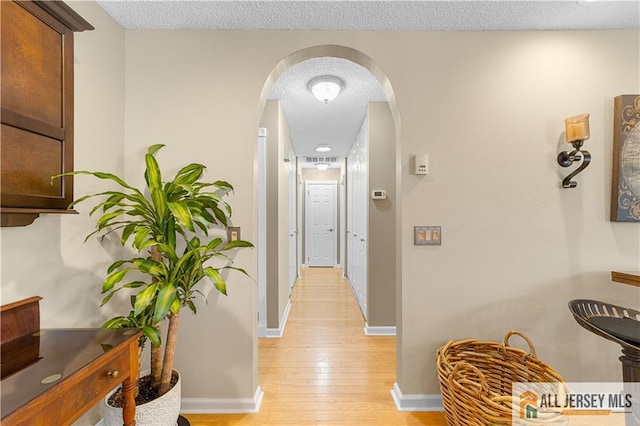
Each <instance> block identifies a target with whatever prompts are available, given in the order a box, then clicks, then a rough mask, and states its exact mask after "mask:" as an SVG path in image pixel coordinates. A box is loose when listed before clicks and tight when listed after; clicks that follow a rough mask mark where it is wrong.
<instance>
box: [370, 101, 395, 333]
mask: <svg viewBox="0 0 640 426" xmlns="http://www.w3.org/2000/svg"><path fill="white" fill-rule="evenodd" d="M367 114H368V119H367V126H368V130H367V132H366V134H367V136H368V138H369V140H368V147H369V148H368V149H369V152H368V158H369V167H368V168H367V170H368V171H369V192H371V191H373V190H374V189H383V190H385V191H386V192H387V198H386V199H385V200H373V199H372V198H371V196H370V194H367V198H366V199H367V200H368V202H369V210H368V211H369V224H368V226H369V232H368V234H367V244H368V246H369V250H368V254H369V255H368V264H369V265H368V272H367V280H368V290H367V298H368V302H367V311H368V312H367V324H368V325H369V326H394V325H396V285H395V284H396V280H395V278H396V262H395V252H396V227H395V223H396V207H397V202H398V199H397V196H396V185H395V180H396V161H395V147H394V144H393V143H390V141H393V140H394V137H395V128H394V125H393V117H392V116H391V110H390V109H389V104H387V103H386V102H371V103H369V107H368V109H367Z"/></svg>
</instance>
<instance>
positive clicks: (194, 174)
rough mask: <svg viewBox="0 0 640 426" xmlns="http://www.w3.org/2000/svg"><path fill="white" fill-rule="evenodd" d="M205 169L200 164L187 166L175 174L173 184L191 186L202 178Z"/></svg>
mask: <svg viewBox="0 0 640 426" xmlns="http://www.w3.org/2000/svg"><path fill="white" fill-rule="evenodd" d="M205 168H206V167H205V166H203V165H202V164H197V163H192V164H189V165H188V166H185V167H183V168H182V169H180V171H178V173H176V177H175V178H174V179H173V182H174V183H175V184H176V185H191V184H193V183H195V182H196V181H197V180H198V179H200V177H202V174H203V172H204V170H205Z"/></svg>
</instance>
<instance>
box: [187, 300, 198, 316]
mask: <svg viewBox="0 0 640 426" xmlns="http://www.w3.org/2000/svg"><path fill="white" fill-rule="evenodd" d="M187 306H189V309H191V311H193V313H194V314H197V313H198V309H197V308H196V305H195V304H194V303H193V301H192V300H191V299H189V300H187Z"/></svg>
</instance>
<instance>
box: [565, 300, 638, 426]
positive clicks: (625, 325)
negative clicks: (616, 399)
mask: <svg viewBox="0 0 640 426" xmlns="http://www.w3.org/2000/svg"><path fill="white" fill-rule="evenodd" d="M569 310H570V311H571V313H572V314H573V318H575V320H576V321H577V322H578V324H580V325H581V326H582V327H584V328H586V329H587V330H589V331H591V332H592V333H595V334H597V335H598V336H601V337H604V338H605V339H608V340H611V341H612V342H616V343H618V344H619V345H620V346H622V356H621V357H620V358H619V360H620V362H622V380H623V382H625V383H631V382H635V383H638V382H640V312H638V311H636V310H635V309H630V308H624V307H622V306H616V305H611V304H609V303H604V302H598V301H596V300H586V299H576V300H572V301H570V302H569ZM632 395H633V399H634V404H633V407H632V411H633V413H627V415H626V416H625V423H626V425H627V426H632V425H633V426H636V425H640V407H639V406H638V401H637V400H638V398H639V397H640V395H638V392H637V389H636V392H633V391H632Z"/></svg>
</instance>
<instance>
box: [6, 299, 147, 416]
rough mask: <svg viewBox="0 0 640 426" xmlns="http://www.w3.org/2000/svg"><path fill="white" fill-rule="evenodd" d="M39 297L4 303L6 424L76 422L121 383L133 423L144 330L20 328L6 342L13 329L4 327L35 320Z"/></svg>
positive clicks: (124, 410) (124, 411) (126, 407)
mask: <svg viewBox="0 0 640 426" xmlns="http://www.w3.org/2000/svg"><path fill="white" fill-rule="evenodd" d="M39 300H40V298H39V297H34V298H31V299H26V300H25V301H20V302H16V303H14V304H11V306H9V308H13V309H7V307H6V306H3V307H2V328H3V330H2V331H3V333H2V334H3V342H2V348H1V357H2V383H1V386H0V387H1V402H2V405H1V407H0V411H1V418H2V425H3V426H11V425H68V424H71V423H72V422H73V421H75V420H77V419H78V418H79V417H80V416H82V414H84V413H85V412H86V411H87V410H88V409H90V408H91V407H92V406H94V405H95V404H96V403H98V402H99V401H100V400H101V399H102V398H104V397H105V396H106V395H107V394H108V393H109V391H111V390H113V389H114V388H115V387H116V386H117V385H119V384H121V383H122V387H123V390H124V392H125V407H124V408H123V418H124V424H125V425H127V426H129V425H134V424H135V419H134V417H135V402H134V394H133V393H134V387H135V378H136V376H137V373H138V338H139V337H140V334H141V332H140V331H139V330H127V329H101V328H98V329H93V328H92V329H38V330H36V331H30V332H29V333H27V334H24V333H20V332H18V334H21V335H20V336H19V337H12V338H11V340H8V341H5V335H6V334H8V335H11V334H12V333H11V332H9V331H8V332H7V333H5V332H4V329H5V326H7V327H8V326H10V325H11V324H12V323H14V324H20V326H21V327H22V326H23V324H25V323H29V322H31V323H32V324H31V325H33V324H34V323H35V321H33V318H32V316H33V315H34V313H33V307H34V306H35V308H36V309H37V304H38V301H39ZM12 311H13V312H12ZM25 311H26V314H25ZM16 315H17V317H16ZM37 315H38V316H37V320H38V321H37V322H38V323H39V314H37ZM25 318H26V319H27V320H26V321H25ZM14 334H15V332H14Z"/></svg>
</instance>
